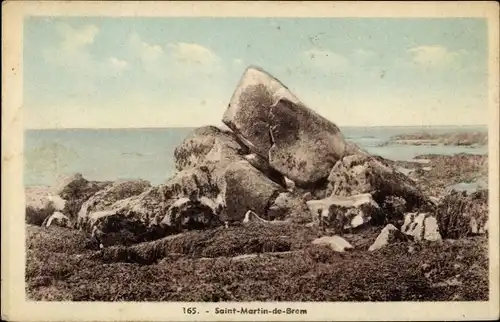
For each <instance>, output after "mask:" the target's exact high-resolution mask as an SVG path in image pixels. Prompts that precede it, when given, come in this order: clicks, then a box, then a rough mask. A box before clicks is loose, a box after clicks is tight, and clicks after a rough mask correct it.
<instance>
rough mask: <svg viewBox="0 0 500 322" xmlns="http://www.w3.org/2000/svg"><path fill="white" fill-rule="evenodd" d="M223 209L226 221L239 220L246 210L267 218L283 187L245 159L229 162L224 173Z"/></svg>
mask: <svg viewBox="0 0 500 322" xmlns="http://www.w3.org/2000/svg"><path fill="white" fill-rule="evenodd" d="M225 182H226V184H225V187H224V188H225V193H224V196H225V211H224V217H225V218H224V219H226V220H227V221H241V220H243V218H244V216H245V213H246V212H247V211H248V210H252V211H254V212H255V213H257V214H259V215H261V216H262V217H263V219H269V218H268V210H269V207H270V206H271V204H272V202H273V201H274V200H275V199H276V197H277V196H278V194H279V193H280V192H284V191H286V190H285V188H283V187H282V186H280V185H279V184H277V183H276V182H274V181H272V180H271V179H269V178H268V177H266V176H265V175H264V174H263V173H262V172H260V171H259V170H257V169H256V168H254V167H253V166H252V165H251V164H250V163H248V162H247V161H238V162H234V163H232V164H230V165H229V166H228V167H227V169H226V173H225Z"/></svg>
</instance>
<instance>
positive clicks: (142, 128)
mask: <svg viewBox="0 0 500 322" xmlns="http://www.w3.org/2000/svg"><path fill="white" fill-rule="evenodd" d="M205 126H215V127H221V125H193V126H138V127H47V128H25V129H24V131H33V130H35V131H40V130H149V129H152V130H159V129H192V128H199V127H205ZM337 126H338V127H339V128H346V127H359V128H375V127H423V128H425V127H473V126H486V127H488V124H431V125H422V124H409V125H337ZM224 127H227V126H225V125H224Z"/></svg>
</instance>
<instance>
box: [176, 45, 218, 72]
mask: <svg viewBox="0 0 500 322" xmlns="http://www.w3.org/2000/svg"><path fill="white" fill-rule="evenodd" d="M168 48H169V49H170V55H171V56H172V58H173V59H175V60H177V61H179V62H185V63H195V64H201V65H205V66H206V65H211V64H214V63H217V62H218V61H219V60H220V58H219V56H217V55H216V54H214V53H213V52H212V51H211V50H210V49H208V48H206V47H204V46H202V45H199V44H194V43H184V42H179V43H176V44H168Z"/></svg>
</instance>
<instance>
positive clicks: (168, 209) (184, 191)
mask: <svg viewBox="0 0 500 322" xmlns="http://www.w3.org/2000/svg"><path fill="white" fill-rule="evenodd" d="M139 188H140V187H137V190H135V192H140V189H139ZM143 188H146V190H145V191H143V192H142V193H134V194H133V195H131V196H129V197H128V198H121V199H120V200H116V201H115V202H114V203H113V204H111V205H109V203H105V206H103V207H93V212H90V213H89V214H88V223H87V224H85V225H83V227H84V229H85V230H87V231H93V230H95V229H96V228H95V227H97V228H98V231H99V232H100V234H101V236H102V238H104V237H106V238H107V240H108V242H107V245H110V244H113V243H136V242H140V241H146V240H154V239H157V238H161V237H164V236H166V235H169V234H172V233H177V232H179V231H182V230H183V229H199V228H210V227H215V226H217V225H220V224H221V221H220V218H219V215H220V212H221V207H222V205H220V204H219V203H217V201H216V197H217V196H218V194H219V190H218V187H217V186H215V185H214V184H213V182H212V179H211V176H210V173H209V170H208V169H207V168H206V167H205V166H200V167H194V168H189V169H186V170H183V171H180V172H178V173H177V174H176V175H174V176H173V177H172V178H170V179H169V180H168V181H167V182H166V183H165V184H162V185H159V186H155V187H151V186H146V187H143ZM100 195H101V196H105V194H100ZM122 196H123V195H122ZM96 197H98V195H96ZM95 202H96V203H97V204H98V205H99V201H98V200H97V199H96V200H95ZM89 204H90V203H89ZM92 205H93V203H92ZM82 209H83V207H82ZM87 213H88V212H87ZM119 232H120V234H122V235H123V236H122V237H120V238H118V237H116V236H115V235H117V234H119ZM108 235H109V236H108ZM124 236H126V237H124Z"/></svg>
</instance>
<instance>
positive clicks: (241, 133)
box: [222, 66, 346, 186]
mask: <svg viewBox="0 0 500 322" xmlns="http://www.w3.org/2000/svg"><path fill="white" fill-rule="evenodd" d="M222 120H223V122H224V123H225V124H226V125H227V126H228V127H229V128H230V129H232V130H233V131H234V132H235V134H236V135H237V136H238V138H240V140H241V141H242V142H243V143H244V144H245V145H247V146H248V147H249V148H250V150H251V151H252V152H254V153H256V154H258V155H260V156H261V157H263V158H264V159H266V160H268V161H269V164H270V165H271V167H273V168H274V169H276V170H277V171H279V172H280V173H281V174H283V175H284V176H286V177H287V178H289V179H291V180H293V181H294V182H295V183H296V184H297V185H302V186H306V185H310V184H314V183H316V182H318V181H320V180H322V179H325V178H326V177H327V176H328V173H329V171H330V169H331V168H332V166H333V165H334V164H335V162H336V161H337V160H338V159H339V158H341V157H342V156H343V155H344V152H345V146H346V143H345V140H344V137H343V135H342V133H341V132H340V130H339V128H338V127H337V126H336V125H335V124H333V123H332V122H330V121H328V120H327V119H326V118H324V117H322V116H320V115H319V114H317V113H315V112H314V111H312V110H311V109H309V108H308V107H306V106H305V105H304V104H303V103H302V102H300V100H299V99H298V98H297V97H296V96H295V95H293V94H292V93H291V92H290V91H289V90H288V88H287V87H286V86H284V85H283V84H282V83H281V82H280V81H279V80H277V79H276V78H274V77H273V76H271V75H270V74H268V73H267V72H265V71H264V70H262V69H260V68H258V67H254V66H251V67H249V68H247V70H246V71H245V73H244V75H243V77H242V78H241V80H240V82H239V84H238V86H237V88H236V90H235V92H234V94H233V96H232V98H231V101H230V103H229V106H228V108H227V110H226V112H225V114H224V116H223V119H222Z"/></svg>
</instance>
